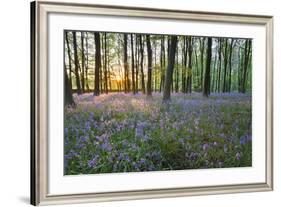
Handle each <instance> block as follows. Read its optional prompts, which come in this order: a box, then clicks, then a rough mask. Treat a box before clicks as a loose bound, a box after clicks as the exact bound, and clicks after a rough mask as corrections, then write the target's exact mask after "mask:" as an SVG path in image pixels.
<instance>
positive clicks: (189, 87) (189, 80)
mask: <svg viewBox="0 0 281 207" xmlns="http://www.w3.org/2000/svg"><path fill="white" fill-rule="evenodd" d="M186 92H187V93H191V92H192V43H191V37H188V69H187V83H186Z"/></svg>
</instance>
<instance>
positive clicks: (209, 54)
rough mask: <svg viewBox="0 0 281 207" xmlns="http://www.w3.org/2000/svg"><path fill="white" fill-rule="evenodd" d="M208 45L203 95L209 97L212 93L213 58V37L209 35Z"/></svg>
mask: <svg viewBox="0 0 281 207" xmlns="http://www.w3.org/2000/svg"><path fill="white" fill-rule="evenodd" d="M207 44H208V47H207V59H206V70H205V79H204V90H203V96H205V97H208V96H209V95H210V82H211V74H210V73H211V60H212V38H211V37H208V43H207Z"/></svg>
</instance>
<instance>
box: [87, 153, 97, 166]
mask: <svg viewBox="0 0 281 207" xmlns="http://www.w3.org/2000/svg"><path fill="white" fill-rule="evenodd" d="M98 159H99V155H96V156H94V157H93V159H91V160H89V161H88V166H89V167H90V168H94V167H96V166H97V163H98Z"/></svg>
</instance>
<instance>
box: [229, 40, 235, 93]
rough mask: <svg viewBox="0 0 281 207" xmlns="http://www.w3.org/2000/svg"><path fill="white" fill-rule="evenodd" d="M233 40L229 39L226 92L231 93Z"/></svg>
mask: <svg viewBox="0 0 281 207" xmlns="http://www.w3.org/2000/svg"><path fill="white" fill-rule="evenodd" d="M233 44H234V39H231V42H230V48H229V76H228V92H230V91H231V76H232V75H231V73H232V51H233Z"/></svg>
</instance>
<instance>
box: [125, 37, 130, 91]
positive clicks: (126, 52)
mask: <svg viewBox="0 0 281 207" xmlns="http://www.w3.org/2000/svg"><path fill="white" fill-rule="evenodd" d="M124 72H125V74H124V76H125V93H128V92H129V91H130V82H129V69H128V37H127V34H124Z"/></svg>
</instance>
